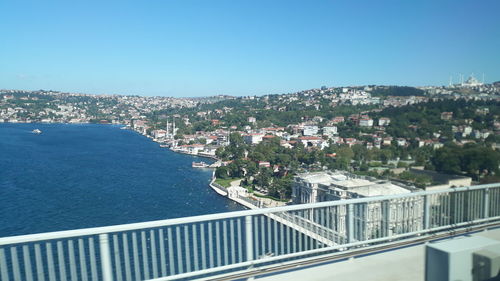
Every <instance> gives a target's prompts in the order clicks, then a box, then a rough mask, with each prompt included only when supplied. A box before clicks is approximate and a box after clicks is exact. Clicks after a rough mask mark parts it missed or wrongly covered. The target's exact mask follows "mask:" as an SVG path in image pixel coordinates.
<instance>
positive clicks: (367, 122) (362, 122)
mask: <svg viewBox="0 0 500 281" xmlns="http://www.w3.org/2000/svg"><path fill="white" fill-rule="evenodd" d="M359 126H361V127H372V126H373V119H371V118H362V119H359Z"/></svg>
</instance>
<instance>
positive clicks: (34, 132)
mask: <svg viewBox="0 0 500 281" xmlns="http://www.w3.org/2000/svg"><path fill="white" fill-rule="evenodd" d="M31 132H32V133H33V134H37V135H38V134H41V133H42V131H40V130H39V129H34V130H33V131H31Z"/></svg>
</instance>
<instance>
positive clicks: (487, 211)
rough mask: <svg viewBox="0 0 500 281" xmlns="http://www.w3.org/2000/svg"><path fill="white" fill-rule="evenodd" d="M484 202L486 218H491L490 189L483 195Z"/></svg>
mask: <svg viewBox="0 0 500 281" xmlns="http://www.w3.org/2000/svg"><path fill="white" fill-rule="evenodd" d="M483 201H484V218H488V217H489V216H490V189H489V188H486V189H485V190H484V193H483Z"/></svg>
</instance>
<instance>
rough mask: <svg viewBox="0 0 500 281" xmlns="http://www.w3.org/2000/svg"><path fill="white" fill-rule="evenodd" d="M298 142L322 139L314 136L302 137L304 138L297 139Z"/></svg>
mask: <svg viewBox="0 0 500 281" xmlns="http://www.w3.org/2000/svg"><path fill="white" fill-rule="evenodd" d="M299 140H323V139H322V138H320V137H315V136H304V137H299Z"/></svg>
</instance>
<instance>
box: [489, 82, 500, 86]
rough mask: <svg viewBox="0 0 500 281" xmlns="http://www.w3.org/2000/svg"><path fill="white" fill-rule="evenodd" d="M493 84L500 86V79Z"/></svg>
mask: <svg viewBox="0 0 500 281" xmlns="http://www.w3.org/2000/svg"><path fill="white" fill-rule="evenodd" d="M491 84H493V85H494V86H495V87H500V81H497V82H493V83H491Z"/></svg>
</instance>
